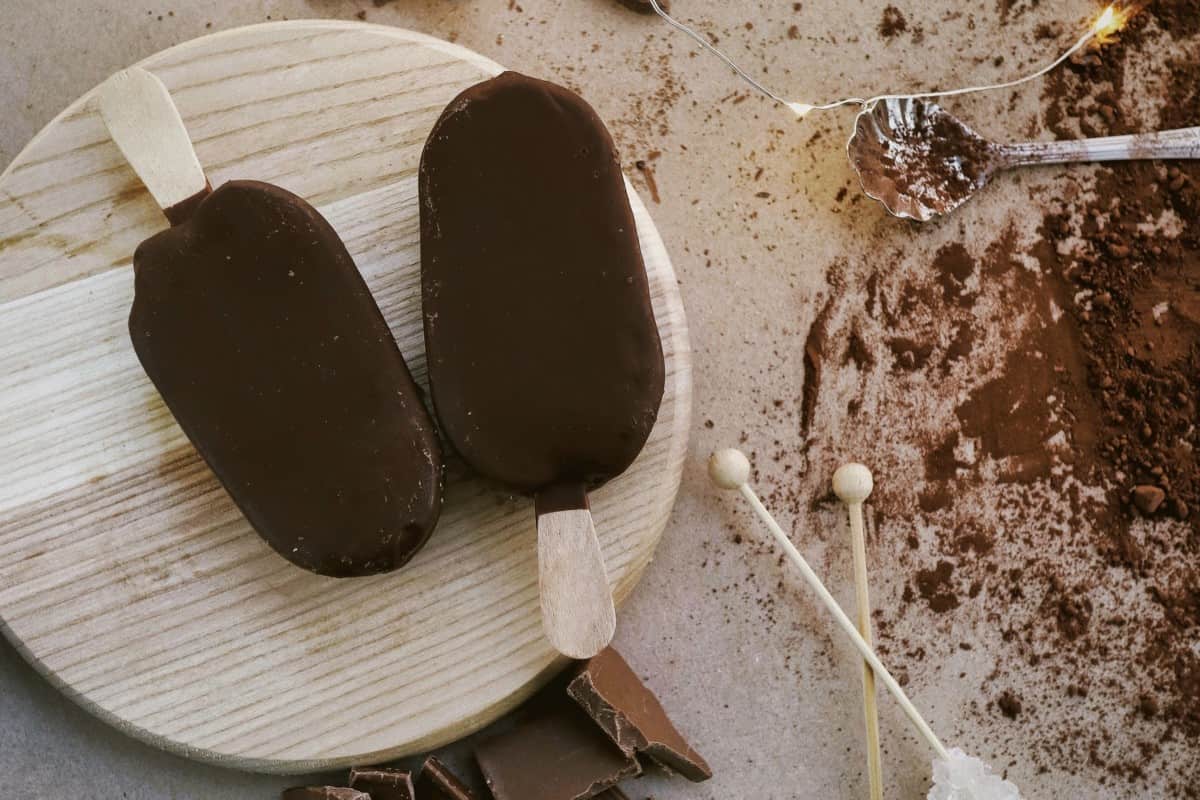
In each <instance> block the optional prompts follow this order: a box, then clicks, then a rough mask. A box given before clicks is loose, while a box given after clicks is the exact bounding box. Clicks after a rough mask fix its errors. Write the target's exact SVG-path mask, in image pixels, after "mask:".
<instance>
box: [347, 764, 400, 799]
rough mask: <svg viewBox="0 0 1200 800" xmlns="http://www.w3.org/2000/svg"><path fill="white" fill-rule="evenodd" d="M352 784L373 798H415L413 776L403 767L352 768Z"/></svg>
mask: <svg viewBox="0 0 1200 800" xmlns="http://www.w3.org/2000/svg"><path fill="white" fill-rule="evenodd" d="M350 786H351V787H353V788H355V789H358V790H359V791H363V792H366V793H367V794H369V795H370V796H371V800H413V798H415V797H416V794H415V793H414V792H413V784H412V777H411V776H410V775H409V774H408V773H407V772H405V771H404V770H402V769H382V768H380V767H368V768H365V769H357V768H351V770H350Z"/></svg>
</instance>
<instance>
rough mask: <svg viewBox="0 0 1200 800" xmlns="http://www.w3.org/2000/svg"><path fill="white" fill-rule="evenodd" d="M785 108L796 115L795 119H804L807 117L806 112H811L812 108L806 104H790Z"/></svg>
mask: <svg viewBox="0 0 1200 800" xmlns="http://www.w3.org/2000/svg"><path fill="white" fill-rule="evenodd" d="M787 107H788V108H790V109H791V110H792V111H794V112H795V113H796V117H797V119H804V118H805V117H807V116H808V112H810V111H812V110H813V106H810V105H809V104H808V103H796V102H791V103H788V104H787Z"/></svg>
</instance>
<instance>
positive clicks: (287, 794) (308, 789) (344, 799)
mask: <svg viewBox="0 0 1200 800" xmlns="http://www.w3.org/2000/svg"><path fill="white" fill-rule="evenodd" d="M280 800H372V798H371V795H369V794H363V793H362V792H360V791H359V790H358V789H348V788H346V787H345V786H297V787H296V788H295V789H284V790H283V794H282V795H280Z"/></svg>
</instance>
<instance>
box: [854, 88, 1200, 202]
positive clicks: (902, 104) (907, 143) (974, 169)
mask: <svg viewBox="0 0 1200 800" xmlns="http://www.w3.org/2000/svg"><path fill="white" fill-rule="evenodd" d="M846 152H847V154H848V155H849V156H850V164H851V166H853V167H854V171H855V172H857V173H858V179H859V181H861V182H862V187H863V191H864V192H866V193H867V195H868V196H870V197H873V198H874V199H876V200H878V201H879V202H881V203H883V205H884V207H885V208H887V210H888V211H889V212H891V214H892V215H893V216H896V217H902V218H905V219H915V220H917V221H919V222H928V221H929V220H931V219H933V218H934V217H936V216H938V215H941V214H948V213H950V212H951V211H953V210H954V209H956V208H958V207H959V206H960V205H962V204H963V203H965V202H967V200H968V199H970V197H971V195H973V194H974V193H975V192H977V191H978V190H980V189H982V188H983V187H984V186H985V185H986V184H987V182H988V181H990V180H991V179H992V175H994V174H995V173H996V172H997V171H999V170H1002V169H1010V168H1012V167H1023V166H1027V165H1030V164H1064V163H1071V162H1081V161H1131V160H1139V159H1159V158H1161V159H1183V158H1200V127H1195V128H1182V129H1180V130H1174V131H1163V132H1161V133H1139V134H1134V135H1132V136H1108V137H1105V138H1102V139H1078V140H1074V141H1064V142H1028V143H1025V144H1008V145H1005V144H997V143H995V142H990V141H988V140H987V139H984V138H983V137H982V136H980V135H979V134H977V133H975V131H973V130H971V129H970V128H968V127H967V126H966V125H964V124H963V123H962V122H960V121H959V120H958V119H956V118H955V117H953V116H951V115H950V114H949V113H947V112H946V111H945V110H943V109H942V107H941V106H939V105H937V104H936V103H930V102H927V101H925V100H921V99H919V98H883V99H880V100H876V101H874V102H872V103H871V104H869V105H868V106H866V107H865V108H864V109H863V110H862V111H861V112H860V113H859V115H858V118H857V119H856V120H855V123H854V135H853V136H851V137H850V142H849V143H848V144H847V145H846Z"/></svg>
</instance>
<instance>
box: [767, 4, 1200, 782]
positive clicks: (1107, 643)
mask: <svg viewBox="0 0 1200 800" xmlns="http://www.w3.org/2000/svg"><path fill="white" fill-rule="evenodd" d="M1039 35H1040V34H1039ZM1047 35H1050V34H1047ZM1041 106H1042V107H1041V114H1040V120H1039V123H1040V124H1039V125H1037V126H1036V128H1035V129H1034V130H1032V131H1026V130H1023V131H1020V132H1014V133H1013V136H1012V137H1011V138H1014V139H1016V138H1021V137H1022V135H1023V134H1026V133H1028V134H1031V135H1032V136H1034V137H1036V136H1038V135H1041V136H1043V137H1045V136H1047V135H1050V136H1057V137H1059V138H1077V137H1079V136H1102V135H1110V134H1119V133H1127V132H1135V131H1146V130H1158V129H1168V128H1177V127H1186V126H1191V125H1200V0H1165V2H1154V3H1149V4H1147V5H1146V6H1145V7H1144V8H1142V9H1141V11H1140V12H1139V13H1138V14H1137V15H1136V16H1135V17H1134V18H1133V19H1132V20H1131V22H1130V24H1129V25H1128V27H1127V28H1126V29H1125V30H1123V31H1122V32H1121V33H1120V35H1119V36H1118V37H1117V39H1116V40H1115V41H1114V42H1112V43H1110V44H1108V45H1106V46H1104V47H1103V48H1101V49H1095V50H1090V51H1088V52H1086V53H1084V54H1082V55H1081V56H1079V57H1078V58H1076V59H1074V60H1073V61H1072V62H1071V63H1069V64H1068V65H1066V66H1065V67H1064V68H1063V69H1062V70H1060V71H1059V72H1056V73H1054V75H1053V76H1052V79H1051V80H1050V81H1048V82H1047V84H1046V88H1045V90H1044V92H1043V95H1042V98H1041ZM950 110H951V111H952V112H953V111H954V109H953V108H952V109H950ZM1005 182H1009V183H1008V185H1009V187H1010V189H1011V187H1012V185H1013V184H1014V183H1015V184H1016V186H1018V187H1019V188H1020V191H1021V192H1023V193H1025V195H1026V196H1027V200H1026V202H1025V203H1022V204H1017V206H1015V207H1012V208H1011V209H1009V210H1008V211H1007V212H1006V213H1005V214H1004V218H1005V219H1006V221H1005V222H1004V223H1003V224H1001V225H999V226H995V225H991V224H989V225H988V226H986V227H985V226H983V225H981V224H979V223H977V222H976V221H975V220H974V219H973V217H972V214H973V213H974V209H975V206H974V205H970V204H969V205H968V206H966V207H964V209H963V210H962V211H960V212H956V216H955V217H952V218H951V219H950V220H949V221H947V222H946V223H944V224H941V225H937V226H925V227H920V228H918V227H916V226H914V227H911V228H908V229H906V230H901V231H896V230H895V229H890V230H889V235H890V236H892V237H894V239H896V240H898V244H897V245H896V246H895V247H891V248H886V249H885V248H877V250H882V251H883V252H878V253H876V252H869V253H865V254H864V256H863V258H862V259H861V261H858V260H856V261H855V262H854V263H846V262H838V263H836V264H834V265H832V266H831V267H830V269H829V272H828V275H827V281H828V284H829V289H828V292H827V294H826V296H824V297H823V298H818V302H817V303H816V306H815V308H814V309H813V311H812V315H811V317H810V320H811V325H810V327H809V329H808V332H807V335H806V336H805V337H804V338H803V342H804V365H805V375H804V384H803V388H802V391H800V392H798V393H797V394H798V396H797V397H796V398H794V399H790V398H781V399H779V400H778V401H776V402H775V403H774V404H772V405H769V406H767V407H765V408H764V409H763V413H764V414H765V415H766V417H767V418H769V419H778V420H779V421H780V422H782V421H784V420H786V419H789V418H791V419H794V420H795V422H796V424H797V425H798V426H799V428H800V431H801V438H802V442H803V444H802V447H801V448H800V451H799V452H798V453H797V452H793V451H790V450H789V449H788V448H786V447H783V446H780V445H779V443H775V446H774V447H772V448H769V449H765V450H764V451H762V452H759V453H756V454H755V467H756V480H762V481H763V482H765V483H766V487H765V491H764V494H765V495H766V498H765V499H766V501H767V502H768V505H770V506H771V507H772V508H773V509H775V510H777V511H782V513H783V514H784V515H785V516H787V515H788V514H792V515H794V516H801V515H804V514H808V515H811V516H812V517H813V518H814V519H813V527H814V528H817V529H820V528H830V527H832V526H836V524H837V520H838V519H839V511H840V510H839V508H838V506H837V504H836V502H835V501H833V500H832V498H831V497H830V496H829V492H828V476H829V475H831V474H832V473H833V471H834V469H836V467H837V466H838V465H839V464H840V463H842V462H843V461H845V460H848V459H850V458H861V459H863V460H867V461H868V463H870V464H871V466H872V468H873V470H874V471H875V475H876V493H875V494H874V495H873V496H872V498H871V502H870V513H871V515H872V524H871V525H870V527H871V530H870V547H871V552H870V553H869V559H870V560H871V562H872V564H873V565H874V569H875V570H876V571H875V572H873V574H872V580H873V582H876V586H875V587H874V589H873V590H874V591H875V595H876V598H877V611H876V614H875V616H876V624H877V626H878V638H879V642H880V644H879V648H880V650H881V651H882V652H883V654H884V656H885V661H888V662H889V663H890V664H893V665H895V667H896V671H897V672H898V674H900V675H902V676H905V680H906V682H908V683H910V684H911V685H912V687H913V690H914V691H915V692H916V693H917V694H920V693H922V692H923V691H924V692H931V693H932V694H933V695H934V696H936V695H937V693H938V689H939V687H943V686H946V685H949V684H955V685H958V686H965V687H966V688H970V687H975V688H977V693H976V695H975V696H976V697H977V699H976V701H975V702H974V703H973V704H972V705H971V707H970V709H969V710H968V717H969V719H968V720H965V721H964V723H963V724H964V725H968V724H969V726H970V730H971V731H974V732H975V733H974V735H975V736H976V737H978V738H977V739H976V740H973V741H972V744H973V745H974V746H975V747H977V748H978V750H979V751H980V752H981V753H984V754H991V755H993V756H994V762H995V763H999V764H1007V765H1008V767H1009V768H1011V770H1013V776H1014V777H1015V778H1017V779H1018V783H1020V780H1019V778H1020V777H1021V776H1022V775H1024V776H1031V775H1038V774H1041V773H1050V774H1052V775H1056V776H1062V777H1063V778H1064V779H1070V778H1071V777H1072V776H1086V780H1087V781H1088V783H1087V784H1085V785H1090V786H1094V785H1095V784H1097V783H1098V784H1099V785H1101V786H1103V787H1104V790H1103V796H1106V797H1129V798H1134V797H1146V796H1156V797H1159V796H1161V797H1184V798H1197V797H1200V786H1198V785H1197V783H1196V780H1195V777H1196V775H1198V774H1200V644H1198V643H1200V469H1198V465H1197V456H1196V451H1197V448H1198V447H1200V430H1198V427H1200V426H1198V424H1197V423H1198V421H1200V420H1198V415H1197V411H1198V409H1200V164H1197V163H1195V162H1171V163H1160V162H1137V163H1121V164H1111V165H1098V166H1096V165H1094V166H1083V167H1064V168H1050V169H1045V170H1036V171H1032V172H1029V173H1025V174H1024V175H1022V176H1019V177H1010V176H1005V177H1004V178H1002V179H1000V180H999V181H998V183H1001V184H1003V183H1005ZM989 191H991V190H989ZM972 202H973V203H982V202H986V200H977V201H972ZM891 224H895V223H891ZM905 239H909V240H911V241H912V242H913V243H917V242H920V243H921V246H919V247H918V246H913V247H912V248H911V250H912V253H913V254H911V255H910V254H909V252H908V250H909V248H906V247H905V246H904V240H905ZM931 241H932V242H934V243H935V244H934V247H933V250H934V252H935V253H936V255H935V256H934V258H932V259H929V258H928V257H927V256H924V255H920V254H921V253H927V252H929V242H931ZM789 415H790V416H789ZM813 498H816V499H815V500H814V499H813ZM810 549H813V546H812V545H810ZM837 552H838V549H837V547H836V546H835V544H834V543H831V544H830V545H829V547H828V549H827V550H825V551H822V550H820V549H819V548H816V551H815V557H816V559H817V560H818V562H822V559H824V560H823V563H822V566H823V567H824V568H825V569H826V570H827V571H828V570H829V569H830V568H831V563H832V564H838V563H840V562H838V561H837V559H838V558H840V557H839V556H837V555H836V553H837ZM831 560H832V562H831ZM949 664H954V665H955V666H954V667H953V668H952V667H950V666H948V665H949ZM952 720H953V718H951V722H950V724H953V721H952ZM942 722H943V724H946V721H945V720H942ZM981 732H982V733H981ZM1042 780H1043V781H1047V782H1048V783H1047V784H1045V785H1051V784H1053V783H1054V779H1053V778H1042Z"/></svg>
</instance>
